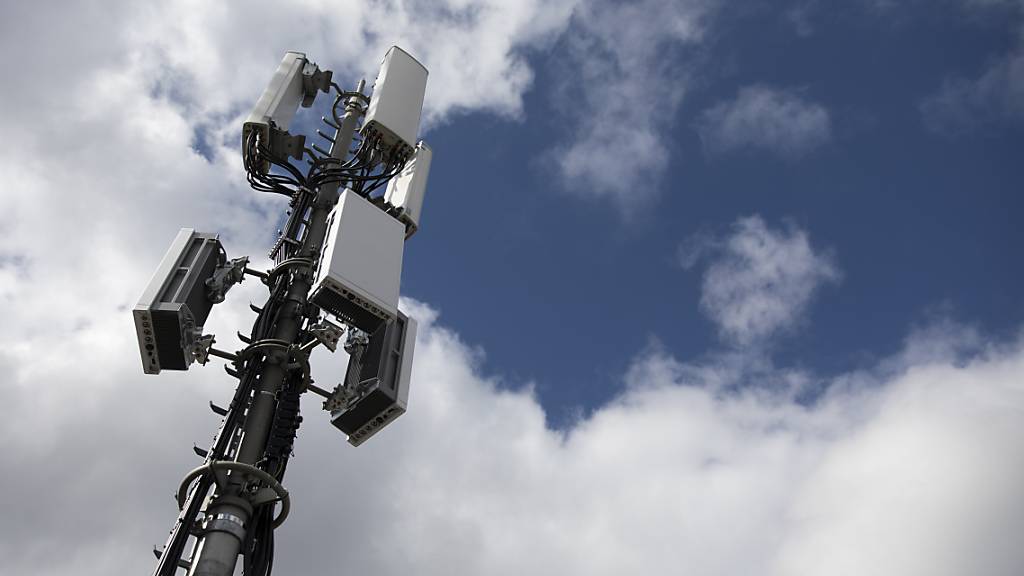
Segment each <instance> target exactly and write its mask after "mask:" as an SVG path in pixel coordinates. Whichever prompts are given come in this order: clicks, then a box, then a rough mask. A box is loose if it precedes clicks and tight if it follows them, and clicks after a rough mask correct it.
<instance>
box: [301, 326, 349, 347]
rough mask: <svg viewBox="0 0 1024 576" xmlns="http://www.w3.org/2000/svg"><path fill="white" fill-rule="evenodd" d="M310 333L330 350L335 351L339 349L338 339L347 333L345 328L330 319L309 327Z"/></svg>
mask: <svg viewBox="0 0 1024 576" xmlns="http://www.w3.org/2000/svg"><path fill="white" fill-rule="evenodd" d="M309 333H310V334H312V335H313V336H314V337H315V338H316V339H317V340H319V341H320V343H321V344H323V345H324V346H326V347H327V349H328V350H330V351H331V352H334V351H335V350H337V349H338V340H340V339H341V335H342V334H344V333H345V329H344V328H342V327H341V326H338V325H337V324H335V323H333V322H331V321H329V320H321V321H319V322H317V323H316V324H313V325H312V326H310V327H309Z"/></svg>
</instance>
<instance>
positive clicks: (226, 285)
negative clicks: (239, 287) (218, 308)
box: [206, 256, 249, 304]
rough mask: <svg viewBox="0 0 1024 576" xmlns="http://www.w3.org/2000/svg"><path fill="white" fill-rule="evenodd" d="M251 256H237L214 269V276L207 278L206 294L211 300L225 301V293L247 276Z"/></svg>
mask: <svg viewBox="0 0 1024 576" xmlns="http://www.w3.org/2000/svg"><path fill="white" fill-rule="evenodd" d="M248 264H249V257H248V256H243V257H241V258H235V259H234V260H231V261H229V262H228V263H226V264H224V265H222V266H220V267H218V268H217V269H216V270H214V271H213V276H211V277H210V278H207V280H206V296H207V298H209V299H210V302H213V303H214V304H217V303H219V302H223V301H224V295H225V294H227V293H228V290H230V289H231V287H232V286H234V285H235V284H238V283H239V282H241V281H242V279H243V278H245V267H246V266H247V265H248Z"/></svg>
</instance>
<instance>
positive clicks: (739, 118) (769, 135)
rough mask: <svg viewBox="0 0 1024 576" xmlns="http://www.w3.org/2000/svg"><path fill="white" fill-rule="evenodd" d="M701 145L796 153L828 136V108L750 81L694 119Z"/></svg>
mask: <svg viewBox="0 0 1024 576" xmlns="http://www.w3.org/2000/svg"><path fill="white" fill-rule="evenodd" d="M697 130H698V132H699V133H700V138H701V141H702V142H703V144H704V148H705V150H707V151H708V152H710V153H713V154H717V153H723V152H731V151H735V150H740V149H745V148H757V149H761V150H764V151H767V152H771V153H775V154H778V155H780V156H782V157H784V158H798V157H800V156H803V155H805V154H807V153H808V152H811V151H812V150H814V149H816V148H819V147H821V146H823V145H825V144H826V143H828V141H829V140H830V139H831V136H832V123H831V120H830V118H829V113H828V110H826V109H825V107H824V106H822V105H821V104H818V103H815V102H811V101H808V100H806V99H804V98H803V97H801V96H800V95H799V94H798V93H796V92H793V91H787V90H782V89H778V88H772V87H768V86H761V85H754V86H747V87H744V88H742V89H740V91H739V93H738V94H737V95H736V98H735V99H733V100H729V101H725V102H721V103H719V104H716V105H715V106H713V107H711V108H709V109H707V110H705V111H704V112H703V113H702V114H701V115H700V118H699V119H698V121H697Z"/></svg>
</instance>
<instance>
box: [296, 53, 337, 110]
mask: <svg viewBox="0 0 1024 576" xmlns="http://www.w3.org/2000/svg"><path fill="white" fill-rule="evenodd" d="M333 76H334V72H331V71H330V70H321V69H320V68H318V67H317V65H316V64H313V63H312V62H310V61H308V60H307V61H306V66H305V67H304V68H303V70H302V92H303V95H302V107H303V108H309V107H310V106H312V105H313V100H314V99H315V98H316V93H317V91H320V92H328V91H330V89H331V78H332V77H333Z"/></svg>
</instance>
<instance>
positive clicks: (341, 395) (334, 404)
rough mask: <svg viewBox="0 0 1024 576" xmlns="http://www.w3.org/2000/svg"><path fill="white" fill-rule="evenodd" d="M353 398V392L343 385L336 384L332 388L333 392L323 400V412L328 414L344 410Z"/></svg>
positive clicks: (354, 395)
mask: <svg viewBox="0 0 1024 576" xmlns="http://www.w3.org/2000/svg"><path fill="white" fill-rule="evenodd" d="M355 397H356V393H355V390H352V389H351V388H349V387H348V386H345V385H344V384H338V385H337V386H335V387H334V392H332V393H331V396H330V398H328V399H327V400H324V410H326V411H328V412H336V411H338V410H344V409H345V408H347V407H348V404H349V402H351V401H352V399H353V398H355Z"/></svg>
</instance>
